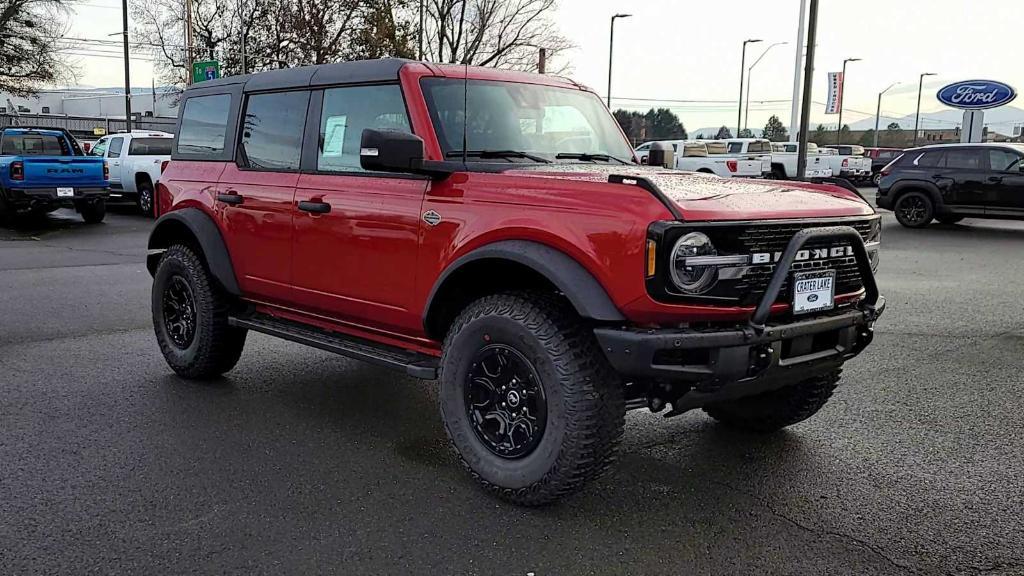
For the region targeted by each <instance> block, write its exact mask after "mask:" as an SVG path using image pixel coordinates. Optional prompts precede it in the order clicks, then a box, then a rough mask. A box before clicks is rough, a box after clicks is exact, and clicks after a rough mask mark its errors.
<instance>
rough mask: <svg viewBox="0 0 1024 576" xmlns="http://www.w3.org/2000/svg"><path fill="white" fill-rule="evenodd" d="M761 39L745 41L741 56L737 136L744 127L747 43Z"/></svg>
mask: <svg viewBox="0 0 1024 576" xmlns="http://www.w3.org/2000/svg"><path fill="white" fill-rule="evenodd" d="M760 41H761V40H760V39H751V40H744V41H743V55H742V56H740V100H739V102H738V103H737V104H736V137H737V138H739V137H740V130H741V129H742V128H743V73H744V72H745V70H744V68H746V67H747V44H753V43H754V42H760Z"/></svg>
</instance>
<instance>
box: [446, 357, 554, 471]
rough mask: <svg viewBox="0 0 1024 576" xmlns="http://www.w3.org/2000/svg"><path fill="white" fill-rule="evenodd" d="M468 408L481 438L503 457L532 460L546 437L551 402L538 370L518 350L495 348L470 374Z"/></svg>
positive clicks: (475, 358)
mask: <svg viewBox="0 0 1024 576" xmlns="http://www.w3.org/2000/svg"><path fill="white" fill-rule="evenodd" d="M466 410H467V412H468V416H469V421H470V422H471V423H472V425H473V431H474V432H475V433H476V436H477V438H478V439H479V440H480V442H482V443H483V445H484V446H486V447H487V449H488V450H490V451H491V452H492V453H494V454H495V455H497V456H500V457H502V458H508V459H515V458H521V457H523V456H526V455H527V454H529V453H530V452H532V451H533V449H534V448H536V447H537V444H538V443H539V442H540V440H541V438H542V437H543V436H544V428H545V424H546V422H547V400H546V398H545V396H544V388H543V387H542V386H541V384H540V378H539V377H538V376H537V371H536V369H534V367H533V365H532V364H531V363H530V361H529V360H527V359H526V357H525V356H523V355H522V354H521V353H520V352H519V351H518V350H516V349H514V348H512V347H511V346H508V345H505V344H490V345H487V346H484V347H483V348H481V349H480V351H479V352H477V353H476V356H475V357H474V358H473V363H472V364H471V366H470V369H469V371H468V372H467V373H466Z"/></svg>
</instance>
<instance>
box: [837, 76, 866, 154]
mask: <svg viewBox="0 0 1024 576" xmlns="http://www.w3.org/2000/svg"><path fill="white" fill-rule="evenodd" d="M847 62H860V58H847V59H846V60H843V88H842V90H840V91H839V127H838V128H836V144H842V142H841V141H840V139H841V138H842V135H843V100H845V99H846V63H847Z"/></svg>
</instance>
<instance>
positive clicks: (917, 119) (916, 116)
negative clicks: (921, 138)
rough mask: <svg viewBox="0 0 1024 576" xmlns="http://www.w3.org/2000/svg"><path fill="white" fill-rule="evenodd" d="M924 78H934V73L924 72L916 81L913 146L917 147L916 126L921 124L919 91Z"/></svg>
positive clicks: (922, 85)
mask: <svg viewBox="0 0 1024 576" xmlns="http://www.w3.org/2000/svg"><path fill="white" fill-rule="evenodd" d="M925 76H935V72H925V73H924V74H921V77H920V78H918V79H917V112H916V113H915V114H914V146H917V126H918V124H920V122H921V89H922V88H924V77H925Z"/></svg>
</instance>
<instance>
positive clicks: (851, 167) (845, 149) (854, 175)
mask: <svg viewBox="0 0 1024 576" xmlns="http://www.w3.org/2000/svg"><path fill="white" fill-rule="evenodd" d="M819 150H820V151H821V152H822V153H823V154H824V155H825V160H826V161H827V162H828V164H829V167H830V168H832V175H833V176H839V177H840V178H846V179H847V180H856V181H859V180H869V179H870V178H871V158H867V157H865V156H864V147H863V146H850V145H840V146H822V147H821V148H819Z"/></svg>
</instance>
